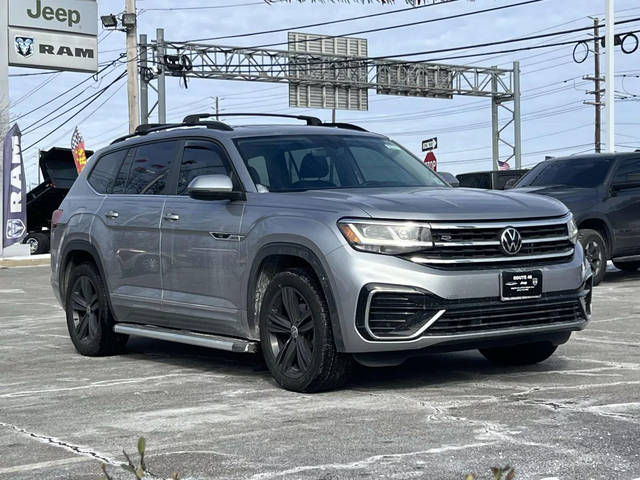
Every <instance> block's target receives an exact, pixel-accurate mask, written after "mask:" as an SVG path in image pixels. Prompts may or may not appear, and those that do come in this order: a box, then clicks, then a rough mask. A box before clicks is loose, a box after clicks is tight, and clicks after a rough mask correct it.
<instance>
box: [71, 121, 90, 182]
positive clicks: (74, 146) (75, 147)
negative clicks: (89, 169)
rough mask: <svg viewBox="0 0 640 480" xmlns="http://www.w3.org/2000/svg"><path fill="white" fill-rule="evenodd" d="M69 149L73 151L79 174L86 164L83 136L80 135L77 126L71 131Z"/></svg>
mask: <svg viewBox="0 0 640 480" xmlns="http://www.w3.org/2000/svg"><path fill="white" fill-rule="evenodd" d="M71 151H72V152H73V160H74V161H75V162H76V169H77V170H78V175H80V173H82V170H84V167H85V166H86V165H87V152H85V150H84V138H82V135H80V132H79V131H78V127H76V129H75V130H74V131H73V136H72V137H71Z"/></svg>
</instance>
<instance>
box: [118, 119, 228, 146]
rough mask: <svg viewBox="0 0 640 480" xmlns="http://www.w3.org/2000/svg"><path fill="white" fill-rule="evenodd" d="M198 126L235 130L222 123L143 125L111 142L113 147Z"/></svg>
mask: <svg viewBox="0 0 640 480" xmlns="http://www.w3.org/2000/svg"><path fill="white" fill-rule="evenodd" d="M196 126H202V127H207V128H210V129H212V130H225V131H228V132H230V131H232V130H233V128H232V127H230V126H229V125H227V124H226V123H222V122H195V123H144V124H142V125H138V127H137V128H136V130H135V132H133V133H131V134H129V135H124V136H122V137H120V138H116V139H115V140H114V141H113V142H111V145H113V144H114V143H118V142H122V141H124V140H127V139H129V138H133V137H140V136H143V135H146V134H148V133H152V132H160V131H162V130H169V129H171V128H178V127H196Z"/></svg>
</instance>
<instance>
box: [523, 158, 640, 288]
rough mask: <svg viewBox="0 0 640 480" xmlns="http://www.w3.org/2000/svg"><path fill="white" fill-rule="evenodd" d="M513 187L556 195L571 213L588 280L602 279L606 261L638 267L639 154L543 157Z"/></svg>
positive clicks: (530, 191) (639, 217)
mask: <svg viewBox="0 0 640 480" xmlns="http://www.w3.org/2000/svg"><path fill="white" fill-rule="evenodd" d="M516 189H517V190H518V191H521V192H528V193H538V194H542V195H546V196H549V197H553V198H557V199H558V200H561V201H562V202H563V203H564V204H565V205H566V206H567V207H568V208H569V209H570V210H571V211H572V212H573V216H574V218H575V220H576V223H577V224H578V228H579V231H580V233H579V237H578V238H579V239H580V242H581V243H582V245H583V247H584V250H585V252H586V256H587V259H588V260H589V263H590V264H591V269H592V271H593V281H594V284H596V285H597V284H598V283H600V282H601V281H602V279H603V278H604V275H605V273H606V269H607V260H611V259H613V263H614V265H615V266H616V267H618V268H619V269H621V270H624V271H635V270H637V269H638V268H640V154H638V153H618V154H611V155H582V156H575V157H566V158H558V159H553V160H547V161H545V162H542V163H540V164H539V165H537V166H536V167H535V168H533V169H532V170H531V171H530V172H529V173H528V174H527V175H525V176H524V177H523V178H522V179H521V180H520V182H519V183H518V184H517V186H516Z"/></svg>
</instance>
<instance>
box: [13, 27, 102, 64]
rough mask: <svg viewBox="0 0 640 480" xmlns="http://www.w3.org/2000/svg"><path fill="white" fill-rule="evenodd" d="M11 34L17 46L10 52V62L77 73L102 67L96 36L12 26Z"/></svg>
mask: <svg viewBox="0 0 640 480" xmlns="http://www.w3.org/2000/svg"><path fill="white" fill-rule="evenodd" d="M29 33H31V35H29ZM9 34H10V35H11V38H14V39H15V40H14V43H15V48H13V49H11V50H10V51H9V64H10V65H13V66H20V67H34V68H50V69H54V70H70V71H77V72H96V71H97V70H98V48H97V47H98V44H97V41H96V39H95V37H89V36H87V35H70V34H55V33H50V32H39V31H35V30H34V31H33V32H28V31H25V30H19V29H16V28H12V27H9Z"/></svg>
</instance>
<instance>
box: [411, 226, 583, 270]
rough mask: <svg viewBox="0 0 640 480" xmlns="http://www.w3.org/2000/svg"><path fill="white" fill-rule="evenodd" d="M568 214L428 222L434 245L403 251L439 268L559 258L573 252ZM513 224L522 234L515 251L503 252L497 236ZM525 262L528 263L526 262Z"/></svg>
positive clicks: (542, 260) (413, 259) (520, 262)
mask: <svg viewBox="0 0 640 480" xmlns="http://www.w3.org/2000/svg"><path fill="white" fill-rule="evenodd" d="M569 219H570V216H568V215H567V216H565V217H561V218H553V219H544V220H527V221H513V222H512V221H509V220H505V221H500V222H498V221H490V222H451V223H449V222H447V223H438V222H433V223H430V227H431V231H432V237H433V242H434V247H433V248H429V249H425V250H423V251H421V252H416V253H413V254H411V255H406V256H405V258H407V259H408V260H411V261H413V262H415V263H420V264H424V265H433V266H436V267H438V268H462V267H464V265H465V264H470V265H471V266H476V268H477V267H479V266H482V265H486V266H489V267H491V266H494V267H506V266H509V265H518V264H522V265H524V264H530V263H531V262H537V261H539V262H542V263H545V262H556V263H558V262H560V261H564V260H565V259H567V258H569V257H571V256H572V255H573V254H574V251H575V249H574V245H573V243H572V242H571V240H570V239H569V231H568V227H567V222H568V221H569ZM508 227H514V228H516V229H517V230H518V232H519V233H520V235H521V238H522V248H521V249H520V251H519V252H518V253H517V254H516V255H509V254H507V253H505V252H504V250H503V248H502V245H501V242H500V236H501V234H502V232H503V231H504V229H506V228H508ZM527 266H528V265H527Z"/></svg>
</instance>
